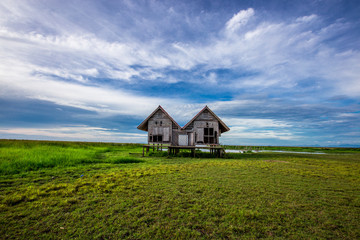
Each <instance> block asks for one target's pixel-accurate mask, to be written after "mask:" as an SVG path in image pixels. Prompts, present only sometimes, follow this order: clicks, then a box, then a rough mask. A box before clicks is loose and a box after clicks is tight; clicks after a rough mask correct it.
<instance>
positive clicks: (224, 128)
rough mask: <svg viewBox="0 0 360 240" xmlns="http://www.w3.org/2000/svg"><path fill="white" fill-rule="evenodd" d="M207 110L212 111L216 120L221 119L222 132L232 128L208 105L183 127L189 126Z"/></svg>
mask: <svg viewBox="0 0 360 240" xmlns="http://www.w3.org/2000/svg"><path fill="white" fill-rule="evenodd" d="M205 110H208V111H209V113H210V114H211V115H213V116H214V117H215V118H216V120H218V121H219V123H220V129H221V132H222V133H224V132H227V131H230V128H229V127H228V126H226V124H225V123H224V122H223V121H222V120H221V119H220V118H219V117H218V116H217V115H216V114H215V113H214V112H213V111H211V109H210V108H209V107H208V106H205V107H204V108H203V109H202V110H201V111H200V112H199V113H198V114H196V115H195V117H193V118H192V119H191V120H190V121H189V122H188V123H187V124H186V125H185V126H184V127H183V128H182V129H185V128H187V127H188V126H189V125H190V124H191V123H192V122H193V121H195V119H196V118H197V117H199V116H200V114H201V113H202V112H204V111H205Z"/></svg>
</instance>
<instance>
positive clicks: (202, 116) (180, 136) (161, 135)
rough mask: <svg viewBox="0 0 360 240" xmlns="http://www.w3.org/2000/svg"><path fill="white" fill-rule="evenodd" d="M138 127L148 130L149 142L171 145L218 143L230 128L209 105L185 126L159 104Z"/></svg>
mask: <svg viewBox="0 0 360 240" xmlns="http://www.w3.org/2000/svg"><path fill="white" fill-rule="evenodd" d="M137 128H138V129H140V130H143V131H146V132H148V143H149V144H159V143H161V144H169V145H171V146H195V145H218V144H219V137H220V136H221V134H222V133H224V132H227V131H229V130H230V128H229V127H228V126H226V124H225V123H224V122H223V121H221V119H220V118H219V117H218V116H216V114H215V113H214V112H213V111H211V110H210V108H209V107H208V106H205V107H204V108H203V109H202V110H201V111H200V112H199V113H198V114H197V115H196V116H195V117H194V118H193V119H191V120H190V122H188V123H187V124H186V125H185V126H184V127H180V125H179V124H178V123H177V122H176V121H175V120H174V119H173V118H172V117H171V116H170V115H169V114H168V113H167V112H166V111H165V110H164V109H163V108H162V107H161V106H159V107H157V108H156V109H155V111H154V112H152V113H151V114H150V115H149V116H148V117H147V118H146V119H145V120H144V121H143V122H142V123H141V124H140V125H139V126H138V127H137Z"/></svg>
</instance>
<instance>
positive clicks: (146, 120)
mask: <svg viewBox="0 0 360 240" xmlns="http://www.w3.org/2000/svg"><path fill="white" fill-rule="evenodd" d="M158 110H161V111H162V112H163V113H164V114H165V115H166V116H167V117H168V118H169V119H170V120H171V121H172V122H173V123H174V124H175V125H176V126H177V127H178V128H179V129H181V127H180V125H179V124H178V123H177V122H176V121H175V120H174V119H173V118H172V117H171V116H170V115H169V114H168V113H167V112H166V111H165V109H163V108H162V107H161V106H160V105H159V106H158V107H157V108H156V109H155V110H154V111H153V112H152V113H151V114H150V115H149V116H148V117H147V118H146V119H145V120H144V121H143V122H142V123H140V125H139V126H138V127H137V128H138V129H140V130H143V131H147V130H148V124H147V122H148V121H149V119H150V118H151V117H152V116H153V115H154V114H155V113H156V112H157V111H158Z"/></svg>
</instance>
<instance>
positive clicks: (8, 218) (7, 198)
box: [0, 140, 360, 239]
mask: <svg viewBox="0 0 360 240" xmlns="http://www.w3.org/2000/svg"><path fill="white" fill-rule="evenodd" d="M285 150H286V149H285ZM316 151H318V150H316ZM324 151H327V150H326V149H324ZM328 152H329V153H328V154H319V155H317V154H288V153H247V154H234V153H232V154H227V155H226V158H223V159H217V158H210V157H209V155H207V154H200V153H198V154H197V156H198V157H197V158H188V157H171V158H168V157H166V156H163V154H161V153H155V154H150V155H151V156H146V157H141V153H142V148H141V146H140V145H135V144H111V143H81V142H78V143H74V142H41V141H10V140H1V141H0V226H1V227H0V238H1V239H149V238H150V239H164V238H165V239H239V238H277V239H281V238H283V239H304V238H305V239H360V152H359V149H342V150H341V149H340V150H338V151H337V150H334V149H331V150H329V151H328ZM182 155H183V156H186V153H184V154H182Z"/></svg>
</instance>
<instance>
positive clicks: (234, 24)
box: [226, 8, 255, 32]
mask: <svg viewBox="0 0 360 240" xmlns="http://www.w3.org/2000/svg"><path fill="white" fill-rule="evenodd" d="M254 13H255V12H254V9H252V8H249V9H247V10H241V11H239V12H238V13H237V14H234V16H233V17H232V18H231V19H230V20H229V21H227V23H226V30H227V31H229V32H235V31H236V30H238V29H239V28H240V27H241V26H243V25H245V24H246V23H247V22H248V21H249V19H250V18H251V17H252V16H254Z"/></svg>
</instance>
